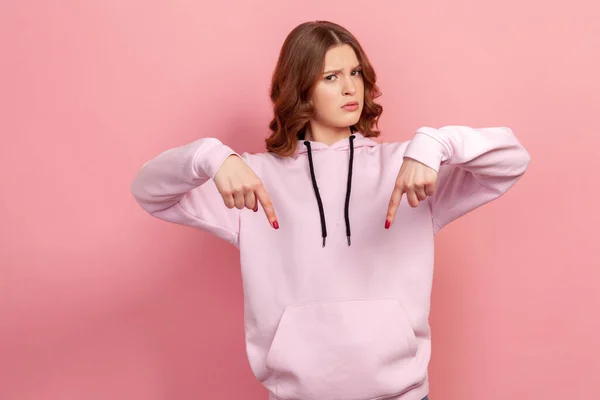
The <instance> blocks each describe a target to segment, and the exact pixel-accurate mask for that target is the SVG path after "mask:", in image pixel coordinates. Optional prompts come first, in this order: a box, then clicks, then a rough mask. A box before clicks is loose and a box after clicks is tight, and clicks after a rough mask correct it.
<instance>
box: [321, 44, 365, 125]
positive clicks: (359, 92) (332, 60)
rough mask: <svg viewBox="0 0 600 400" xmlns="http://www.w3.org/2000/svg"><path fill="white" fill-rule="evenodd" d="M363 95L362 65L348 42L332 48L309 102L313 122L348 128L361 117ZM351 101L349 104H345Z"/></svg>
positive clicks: (326, 56) (328, 52) (326, 57)
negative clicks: (313, 112) (311, 107)
mask: <svg viewBox="0 0 600 400" xmlns="http://www.w3.org/2000/svg"><path fill="white" fill-rule="evenodd" d="M364 94H365V88H364V82H363V76H362V70H361V66H360V65H359V62H358V58H357V57H356V53H355V52H354V49H353V48H352V47H350V45H347V44H344V45H341V46H336V47H332V48H331V49H329V50H328V51H327V54H326V55H325V68H324V70H323V74H322V76H321V77H320V79H319V81H318V82H317V83H316V85H315V87H314V90H313V92H312V95H311V98H310V101H311V102H312V105H313V107H314V110H315V114H314V118H313V121H312V122H313V123H316V124H318V125H321V126H323V127H326V128H334V129H339V128H348V127H349V126H351V125H354V124H356V123H357V122H358V120H359V119H360V115H361V113H362V109H363V99H364ZM348 103H351V104H348Z"/></svg>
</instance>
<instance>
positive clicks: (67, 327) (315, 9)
mask: <svg viewBox="0 0 600 400" xmlns="http://www.w3.org/2000/svg"><path fill="white" fill-rule="evenodd" d="M48 3H50V2H42V1H38V2H33V1H31V0H28V1H19V2H16V1H13V2H6V1H5V2H3V4H2V5H1V6H0V45H1V46H0V47H1V48H2V59H1V61H0V72H1V77H0V87H1V89H0V92H1V93H2V100H1V101H2V104H0V105H1V107H0V132H1V135H2V144H1V145H0V183H1V185H0V191H1V192H0V193H1V196H0V205H1V208H0V210H1V211H0V221H1V224H0V266H1V268H0V399H2V400H32V399H36V400H38V399H39V400H82V399H84V400H106V399H111V400H121V399H123V400H125V399H127V400H137V399H140V400H141V399H144V400H172V399H178V400H179V399H186V400H187V399H208V398H210V399H215V400H216V399H223V400H231V399H236V398H238V396H243V398H244V399H248V400H252V399H257V400H260V399H266V392H265V391H264V390H263V389H262V387H261V386H260V385H259V384H258V383H257V382H256V381H255V380H254V378H253V377H252V375H251V372H250V368H249V366H248V364H247V361H246V358H245V357H246V355H245V348H244V342H243V338H244V337H243V320H242V318H243V314H242V312H243V309H242V286H241V279H240V275H239V271H238V265H237V252H236V250H235V249H234V248H233V247H231V246H229V245H227V244H224V243H223V242H221V241H218V240H216V239H213V238H211V237H209V236H208V235H207V234H204V233H202V232H195V231H192V230H191V229H188V228H181V227H177V226H174V225H173V226H172V225H169V224H166V223H162V222H160V221H157V220H154V219H152V218H150V217H149V216H147V215H146V214H144V213H143V212H142V211H141V209H140V208H139V207H138V206H137V205H136V204H135V203H134V201H133V198H132V197H131V195H130V192H129V184H130V182H131V180H132V178H133V176H134V174H135V173H136V172H137V169H138V168H139V167H140V166H141V164H142V163H143V162H144V161H146V159H148V158H149V157H151V156H153V155H155V154H157V153H158V152H159V151H161V150H164V149H166V148H168V147H171V146H176V145H179V144H183V143H185V142H188V141H191V140H193V139H194V138H196V137H199V136H207V135H214V136H217V137H219V138H221V139H222V140H224V141H225V142H227V143H228V144H230V145H232V147H234V148H235V149H237V150H239V151H261V150H262V140H263V137H264V135H265V133H266V125H267V122H268V118H269V116H270V107H269V103H268V98H267V95H266V94H267V89H268V84H269V78H270V74H271V71H272V68H273V66H274V63H275V60H276V57H277V52H278V50H279V46H280V45H281V43H282V41H283V39H284V37H285V35H286V34H287V33H288V31H289V30H290V29H291V28H292V27H293V26H295V25H296V24H298V23H300V22H302V21H304V20H309V19H331V20H334V21H338V22H340V23H341V24H343V25H345V26H347V27H348V28H350V29H351V30H352V31H353V32H355V34H356V35H357V36H358V37H359V39H360V40H361V41H362V43H363V45H364V47H365V48H366V50H367V52H368V54H369V55H370V57H371V59H372V61H373V62H374V64H375V66H376V68H377V72H378V74H379V77H380V82H379V83H380V86H381V88H382V91H383V93H384V96H383V98H382V100H381V102H382V104H383V105H384V107H385V111H384V114H383V117H382V123H381V127H382V128H383V130H384V132H385V137H384V138H385V140H405V139H409V138H410V137H411V136H412V133H413V132H414V130H415V129H416V128H417V127H419V126H421V125H433V126H440V125H444V124H466V125H471V126H486V125H509V126H511V127H512V128H513V129H514V130H515V132H516V133H517V135H518V136H519V138H520V139H521V141H522V142H523V144H524V145H525V146H526V147H527V149H528V150H529V151H530V153H531V155H532V164H531V166H530V169H529V172H528V173H527V175H526V177H525V178H523V180H522V181H521V182H520V183H519V184H518V185H517V186H516V187H515V188H514V189H513V190H511V191H510V192H509V193H508V194H507V195H506V196H505V197H504V198H503V199H501V200H500V201H498V202H495V203H491V204H490V205H488V206H486V207H483V208H481V209H479V210H477V211H475V212H473V213H472V214H470V215H468V216H466V217H464V218H463V219H461V220H459V221H457V222H455V223H453V224H452V225H451V226H449V227H447V228H446V229H445V230H444V231H443V232H442V233H440V235H439V236H438V240H437V250H436V256H437V264H436V275H435V281H434V292H433V310H432V316H431V324H432V328H433V337H434V343H433V352H434V353H433V354H434V355H433V360H432V362H431V380H432V392H431V395H432V396H431V397H432V400H463V399H476V398H477V399H483V400H507V399H517V398H538V399H544V400H559V399H560V400H563V399H574V400H576V399H584V398H586V399H588V398H589V399H597V398H600V383H599V381H598V375H599V373H600V354H599V353H600V335H599V334H598V330H599V328H600V324H599V317H598V315H599V314H600V313H599V312H598V310H599V308H600V295H599V293H600V261H599V258H598V233H597V226H598V225H599V224H600V212H599V211H598V209H599V206H598V204H597V203H598V200H597V197H596V196H597V195H598V194H600V190H599V188H598V183H597V182H598V180H597V177H596V176H595V175H596V174H595V173H593V172H594V171H596V170H597V160H598V149H599V148H600V134H599V130H598V128H599V125H600V123H599V122H598V116H599V111H600V79H599V78H598V71H600V50H599V49H600V24H598V20H599V19H600V6H598V5H597V2H596V1H592V0H573V1H570V2H568V3H564V2H552V1H550V2H547V1H541V0H538V1H529V2H521V1H518V0H506V1H501V2H500V1H490V0H454V1H445V2H442V1H438V2H427V1H397V0H395V1H382V2H376V4H377V6H368V7H367V6H365V4H367V3H365V2H362V1H361V2H359V1H343V2H342V1H330V2H324V3H323V2H320V1H309V2H306V1H304V2H293V3H292V2H285V1H276V0H269V1H267V0H263V1H260V2H243V1H237V2H232V1H218V2H212V3H211V4H210V5H206V4H203V3H202V2H184V1H170V2H164V1H148V0H144V1H141V0H126V1H125V0H119V1H116V0H113V1H106V0H102V1H101V0H88V1H85V2H82V1H74V0H71V1H62V2H54V3H56V4H55V5H54V6H50V5H48ZM59 3H60V5H58V4H59ZM374 4H375V3H374ZM240 398H241V397H240Z"/></svg>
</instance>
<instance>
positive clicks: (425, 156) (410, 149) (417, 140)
mask: <svg viewBox="0 0 600 400" xmlns="http://www.w3.org/2000/svg"><path fill="white" fill-rule="evenodd" d="M428 129H432V128H428ZM426 131H427V129H423V128H422V129H420V130H418V131H417V133H416V134H415V136H414V137H413V138H412V140H411V141H410V143H409V144H408V146H407V148H406V151H405V152H404V157H408V158H412V159H414V160H417V161H419V162H420V163H423V164H425V165H427V166H428V167H429V168H432V169H434V170H435V171H436V172H439V169H440V165H441V164H442V163H443V162H444V161H446V160H447V159H448V158H449V155H448V152H447V150H446V147H445V146H444V145H443V144H442V143H441V142H440V141H439V140H438V139H435V138H434V137H433V136H431V135H429V134H428V133H426Z"/></svg>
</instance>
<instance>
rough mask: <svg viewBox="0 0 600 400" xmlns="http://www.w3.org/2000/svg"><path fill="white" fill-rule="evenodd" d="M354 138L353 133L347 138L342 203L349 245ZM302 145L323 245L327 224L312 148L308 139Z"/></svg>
mask: <svg viewBox="0 0 600 400" xmlns="http://www.w3.org/2000/svg"><path fill="white" fill-rule="evenodd" d="M354 138H355V135H351V136H350V137H349V138H348V139H349V141H350V161H349V165H348V181H347V185H346V202H345V204H344V219H345V222H346V237H347V239H348V246H350V244H351V241H350V237H351V232H350V216H349V208H350V191H351V190H352V166H353V164H354ZM304 145H305V146H306V149H307V151H308V165H309V167H310V177H311V180H312V185H313V190H314V192H315V196H316V198H317V204H318V206H319V216H320V218H321V236H322V237H323V247H325V242H326V238H327V224H326V222H325V211H324V210H323V201H322V200H321V194H320V193H319V187H318V185H317V179H316V177H315V167H314V163H313V157H312V148H311V146H310V142H309V141H308V140H305V141H304Z"/></svg>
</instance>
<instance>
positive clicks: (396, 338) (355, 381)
mask: <svg viewBox="0 0 600 400" xmlns="http://www.w3.org/2000/svg"><path fill="white" fill-rule="evenodd" d="M416 353H417V343H416V338H415V334H414V331H413V329H412V327H411V325H410V323H409V321H408V319H407V318H406V315H405V313H404V311H403V309H402V306H401V305H400V303H399V301H398V300H396V299H369V300H354V301H333V302H327V303H314V304H308V305H300V306H290V307H287V308H286V309H285V311H284V313H283V316H282V317H281V321H280V322H279V326H278V328H277V332H276V333H275V338H274V339H273V343H272V345H271V348H270V350H269V354H268V355H267V359H266V366H267V368H268V369H270V370H271V371H272V372H273V373H274V374H275V377H276V381H277V388H276V393H275V395H276V396H277V397H280V398H282V399H287V400H327V399H336V400H367V399H376V398H380V397H383V398H385V397H387V396H392V395H396V394H400V393H402V392H404V391H406V390H407V389H409V388H410V387H413V386H416V385H418V384H419V383H420V382H422V381H423V379H424V378H425V375H424V371H422V370H421V368H418V367H417V366H416V365H415V364H416V363H415V355H416ZM415 367H417V368H415Z"/></svg>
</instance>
